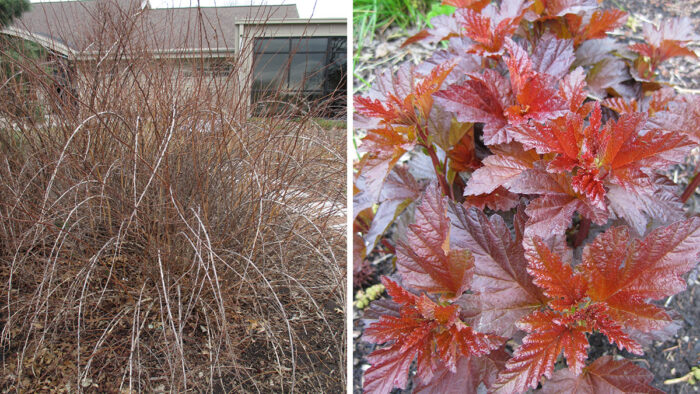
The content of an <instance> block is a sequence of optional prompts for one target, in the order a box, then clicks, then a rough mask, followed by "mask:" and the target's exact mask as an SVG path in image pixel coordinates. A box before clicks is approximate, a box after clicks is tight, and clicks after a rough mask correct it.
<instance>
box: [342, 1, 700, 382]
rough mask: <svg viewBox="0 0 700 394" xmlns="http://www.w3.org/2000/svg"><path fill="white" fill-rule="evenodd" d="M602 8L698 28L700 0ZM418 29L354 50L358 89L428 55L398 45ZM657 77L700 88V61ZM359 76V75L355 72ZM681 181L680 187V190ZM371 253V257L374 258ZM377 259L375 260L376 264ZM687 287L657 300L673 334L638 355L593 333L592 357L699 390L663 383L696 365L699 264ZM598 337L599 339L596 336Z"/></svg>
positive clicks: (386, 263)
mask: <svg viewBox="0 0 700 394" xmlns="http://www.w3.org/2000/svg"><path fill="white" fill-rule="evenodd" d="M603 7H604V8H613V7H614V8H622V9H623V10H625V11H626V12H628V13H629V14H630V15H631V16H632V18H633V20H634V21H636V23H637V25H638V26H641V23H642V22H643V21H652V22H657V21H659V20H661V19H667V18H672V17H677V16H687V17H690V18H691V19H692V20H693V26H695V27H696V30H697V29H700V0H688V1H678V2H674V1H664V0H650V1H643V0H604V1H603ZM416 32H417V29H415V28H414V29H412V30H409V31H405V30H401V29H397V28H394V29H388V30H387V31H385V32H384V33H383V34H382V35H380V36H376V37H375V40H374V41H373V42H372V43H365V45H364V47H363V49H362V51H361V52H360V53H359V54H357V55H356V57H357V58H358V62H357V65H356V68H355V81H354V83H355V85H354V86H355V87H356V92H357V91H358V90H359V91H360V92H362V91H363V90H366V86H365V84H363V83H362V82H361V80H360V79H359V78H361V79H363V80H364V81H366V82H368V83H371V81H372V80H373V79H374V74H375V72H376V71H380V70H383V69H386V68H393V67H396V66H397V65H398V64H400V63H402V62H405V61H411V62H414V63H418V62H419V61H420V60H422V59H425V58H426V57H427V56H429V55H430V54H431V53H432V51H433V48H432V47H431V46H429V45H427V44H425V43H422V42H420V43H417V44H413V45H410V46H408V47H406V48H401V47H400V46H401V44H402V43H403V41H404V40H405V39H406V38H407V37H410V36H411V35H413V34H415V33H416ZM615 35H616V36H617V38H618V39H620V40H621V41H623V42H624V41H631V40H633V39H635V38H641V29H640V28H639V27H637V29H636V31H634V30H632V29H630V28H629V27H626V28H624V29H622V30H621V31H619V32H616V33H615ZM689 46H690V47H691V48H692V49H694V50H696V51H697V50H698V49H700V42H695V43H691V44H690V45H689ZM660 73H661V78H660V79H661V80H663V81H668V82H670V83H673V84H675V85H676V86H677V87H679V88H681V89H683V90H685V92H692V93H696V94H700V61H699V60H698V59H689V58H683V57H677V58H673V59H671V60H669V61H667V62H666V63H664V64H663V65H662V66H661V67H660ZM358 77H359V78H358ZM696 168H700V149H699V148H696V149H694V150H693V152H692V153H691V155H690V156H689V157H688V159H687V160H686V163H684V165H680V166H676V167H674V168H672V169H671V170H670V172H669V173H668V174H667V175H668V176H669V177H670V178H672V179H674V180H675V181H676V183H678V184H679V185H681V186H682V187H685V185H687V184H688V181H689V179H688V178H689V177H690V176H692V174H693V173H694V172H695V170H696ZM681 186H679V190H678V193H679V194H680V193H681V192H682V190H683V189H682V188H681ZM688 211H689V212H694V213H696V214H697V213H700V192H698V191H696V193H694V194H693V195H692V196H691V197H690V199H689V201H688ZM381 257H382V255H379V254H376V253H374V254H372V255H370V256H369V258H368V260H370V261H373V263H371V265H372V268H373V269H374V271H375V274H374V275H373V276H372V278H371V280H370V281H369V282H368V283H367V286H371V285H373V284H375V283H379V277H380V276H381V275H382V274H391V273H392V272H393V269H394V268H393V265H392V259H387V258H381ZM373 258H374V260H373ZM376 261H379V264H376ZM686 280H687V284H688V288H687V290H686V291H684V292H682V293H680V294H677V295H675V296H673V297H670V298H669V299H667V300H662V301H660V302H659V304H662V305H665V306H666V307H667V308H668V309H671V310H674V311H676V312H677V313H678V316H677V321H678V323H679V326H680V327H679V328H678V331H677V332H676V334H675V335H674V337H673V338H672V339H670V340H667V341H664V342H660V341H651V343H649V344H647V345H645V347H644V351H645V354H644V356H641V357H638V356H635V355H632V354H629V353H626V352H620V351H619V350H618V349H617V348H616V347H615V346H613V345H610V344H609V343H608V342H607V340H606V339H605V338H604V337H602V336H600V337H598V336H594V337H593V338H591V348H590V350H589V354H591V355H595V356H596V357H598V356H602V355H620V356H623V357H626V358H629V359H631V360H633V361H635V362H636V363H638V364H639V365H640V366H643V367H645V368H647V369H649V370H650V371H651V372H653V373H654V376H655V378H654V381H653V382H652V384H653V385H654V386H655V387H657V388H659V389H661V390H663V391H665V392H668V393H693V392H699V391H700V387H699V386H700V385H695V386H691V385H688V384H686V383H682V384H676V385H664V381H665V380H667V379H672V378H676V377H680V376H683V375H685V374H686V373H688V371H690V369H691V368H692V367H693V366H697V365H700V274H699V269H698V268H696V269H695V270H693V271H691V272H690V273H689V274H688V275H686ZM353 309H354V310H353V334H352V337H353V349H354V353H353V387H354V390H353V391H354V393H356V394H359V393H362V388H361V387H362V374H363V373H364V371H365V370H366V369H367V368H368V367H369V364H368V363H367V360H366V357H367V355H369V354H370V353H371V352H372V351H373V350H374V347H375V345H373V344H370V343H367V342H363V341H361V334H362V322H361V319H362V317H363V311H362V310H358V309H357V308H353ZM596 338H597V339H596ZM394 392H395V393H400V392H411V383H410V381H409V385H408V388H407V390H397V389H395V390H394Z"/></svg>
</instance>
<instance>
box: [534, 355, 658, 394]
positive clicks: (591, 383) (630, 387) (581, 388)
mask: <svg viewBox="0 0 700 394" xmlns="http://www.w3.org/2000/svg"><path fill="white" fill-rule="evenodd" d="M653 379H654V375H653V374H652V373H651V372H649V371H648V370H646V369H644V368H642V367H640V366H638V365H636V364H635V363H633V362H632V361H630V360H625V359H622V360H615V359H614V358H613V357H612V356H603V357H600V358H599V359H597V360H596V361H594V362H593V363H591V365H589V366H588V367H586V368H585V369H584V373H583V374H580V375H576V374H575V373H573V372H572V371H571V370H569V369H566V368H564V369H560V370H558V371H556V372H555V373H554V375H553V376H552V378H551V379H550V380H548V381H547V382H546V383H545V384H544V385H543V386H542V393H543V394H555V393H572V394H596V393H638V394H661V393H663V391H661V390H658V389H656V388H654V387H653V386H651V384H650V383H651V381H652V380H653Z"/></svg>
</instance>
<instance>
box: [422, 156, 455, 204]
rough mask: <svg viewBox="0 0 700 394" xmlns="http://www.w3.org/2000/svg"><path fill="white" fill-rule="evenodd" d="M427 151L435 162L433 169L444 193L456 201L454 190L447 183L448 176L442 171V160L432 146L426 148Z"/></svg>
mask: <svg viewBox="0 0 700 394" xmlns="http://www.w3.org/2000/svg"><path fill="white" fill-rule="evenodd" d="M425 149H426V150H427V151H428V155H429V156H430V160H432V161H433V168H435V174H436V175H437V178H438V182H440V186H441V187H442V191H443V193H445V195H446V196H448V197H450V198H451V199H452V200H454V199H455V198H454V195H453V193H452V188H451V187H450V185H449V184H448V183H447V176H446V175H445V174H443V172H442V171H441V170H440V159H438V157H437V152H435V148H434V147H433V146H432V145H430V146H426V147H425Z"/></svg>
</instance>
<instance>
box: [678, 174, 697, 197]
mask: <svg viewBox="0 0 700 394" xmlns="http://www.w3.org/2000/svg"><path fill="white" fill-rule="evenodd" d="M698 186H700V172H698V171H696V172H695V175H694V176H693V180H692V181H690V184H688V187H686V188H685V190H684V191H683V194H681V201H683V203H685V202H687V201H688V199H689V198H690V196H692V195H693V193H695V189H697V188H698Z"/></svg>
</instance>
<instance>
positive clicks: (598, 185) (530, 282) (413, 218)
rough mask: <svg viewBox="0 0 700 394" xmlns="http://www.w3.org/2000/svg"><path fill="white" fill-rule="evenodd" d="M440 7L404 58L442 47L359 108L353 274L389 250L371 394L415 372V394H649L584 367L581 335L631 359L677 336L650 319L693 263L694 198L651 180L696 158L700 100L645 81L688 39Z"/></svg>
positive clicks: (543, 7) (518, 6) (683, 51)
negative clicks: (375, 253) (689, 202)
mask: <svg viewBox="0 0 700 394" xmlns="http://www.w3.org/2000/svg"><path fill="white" fill-rule="evenodd" d="M444 4H449V5H453V6H455V7H457V9H456V11H455V12H454V14H453V15H449V16H438V17H436V18H435V19H434V20H433V22H432V25H433V26H435V28H432V29H428V30H425V31H422V32H420V33H418V34H417V35H416V36H414V37H412V38H410V39H409V40H408V42H407V43H406V44H411V43H412V42H416V41H419V40H428V41H431V42H439V41H443V42H446V43H447V45H446V46H444V49H438V50H436V51H435V53H434V54H433V56H432V57H431V58H429V59H427V60H426V61H425V62H424V63H422V64H419V65H411V64H404V65H402V66H401V67H400V68H399V69H398V70H389V71H387V72H386V73H384V74H382V75H380V76H379V77H378V78H377V80H376V82H375V84H374V86H373V87H372V88H371V89H370V92H369V93H368V94H367V95H365V96H358V97H355V110H356V114H355V124H356V127H358V128H359V129H362V130H364V132H363V133H362V134H363V136H364V137H363V138H362V141H361V144H360V146H359V150H360V151H361V152H362V157H361V159H360V160H359V161H358V162H357V163H356V165H355V190H354V212H355V215H356V225H355V231H356V233H355V234H354V240H355V247H354V254H355V259H354V264H355V265H356V266H361V265H362V264H363V261H364V260H365V256H366V255H367V254H369V252H371V251H372V250H374V249H375V247H377V246H378V245H379V244H380V243H383V247H384V249H385V250H386V244H387V242H386V240H382V237H383V235H384V234H385V232H386V231H387V230H388V229H389V228H390V227H391V226H392V224H394V223H396V224H397V225H396V232H397V233H398V241H397V242H396V245H395V255H396V261H395V264H396V273H395V274H394V275H392V276H391V277H383V278H382V283H383V284H384V285H385V286H386V289H387V292H388V295H389V296H390V297H391V299H390V300H389V299H381V300H378V301H375V302H373V303H372V304H371V305H370V308H369V309H368V310H367V311H366V313H365V319H366V322H365V323H366V325H365V330H364V335H363V339H364V340H365V341H368V342H372V343H375V344H377V345H378V347H377V348H376V350H375V351H374V352H373V353H372V354H371V355H370V356H369V362H370V364H371V367H370V368H369V369H368V370H367V371H366V372H365V375H364V383H363V386H364V390H365V391H366V392H373V393H374V392H377V393H388V392H389V391H391V390H392V389H393V388H394V387H398V388H405V387H406V384H407V382H408V379H409V369H410V368H411V365H412V364H413V363H414V362H415V368H416V374H415V376H414V378H413V388H414V392H419V393H424V392H476V390H477V388H478V387H479V386H480V385H482V384H483V385H485V387H486V388H487V389H488V390H489V391H490V392H499V393H516V392H524V391H526V390H528V389H529V388H538V386H539V385H540V384H541V385H542V390H543V391H545V392H572V391H576V390H578V391H577V392H600V391H599V390H607V391H610V392H613V391H614V392H630V391H633V392H637V393H651V392H658V390H656V389H655V388H654V387H652V386H651V385H650V384H649V383H650V382H651V380H652V378H653V376H652V374H651V373H650V372H649V371H646V370H644V369H643V368H641V367H639V366H637V365H635V364H633V363H632V362H630V361H626V360H614V359H612V358H610V357H607V356H606V357H601V358H598V359H596V360H589V359H588V352H587V350H588V348H589V342H588V335H589V334H592V333H600V334H602V335H604V336H606V337H607V339H608V340H609V342H610V343H611V344H614V345H616V346H617V347H618V348H620V349H623V350H626V351H628V352H630V353H633V354H642V353H643V349H642V345H641V343H640V342H641V339H640V338H641V336H642V335H648V333H652V334H654V335H657V336H659V337H660V336H661V335H662V332H663V330H664V328H667V327H668V325H669V324H670V323H671V321H672V319H671V317H670V316H669V314H668V313H667V311H665V310H664V308H662V307H660V306H658V305H657V304H655V303H653V302H652V301H653V300H658V299H661V298H664V297H668V296H671V295H673V294H676V293H678V292H680V291H683V290H684V288H685V282H684V280H683V279H682V277H681V276H682V275H683V274H684V273H686V272H688V271H689V270H691V269H692V268H693V267H695V265H696V264H697V263H698V260H699V259H700V218H699V217H697V216H692V215H690V214H689V213H687V212H685V210H684V205H683V202H684V200H685V199H687V196H688V195H689V192H688V191H686V193H683V195H682V198H681V197H680V196H679V195H680V194H681V193H680V190H678V187H677V186H676V185H675V184H674V183H673V182H672V181H671V180H669V179H668V178H666V177H665V176H664V175H663V170H665V169H667V168H668V167H669V166H671V165H674V164H678V163H680V162H682V161H683V159H684V158H685V157H686V155H687V154H688V152H689V151H690V150H691V149H693V147H695V146H697V145H698V142H699V141H700V122H699V120H700V100H698V99H697V97H692V96H687V95H681V94H677V93H676V92H675V91H674V89H673V88H671V87H669V86H667V85H665V84H663V83H660V82H657V81H656V80H655V75H656V72H657V67H658V65H659V64H660V63H661V62H663V61H664V60H666V59H668V58H671V57H674V56H693V57H694V56H696V55H695V53H694V52H693V51H692V50H690V49H689V48H687V46H686V45H687V43H688V42H689V41H691V40H695V39H697V38H698V36H697V35H695V33H694V32H693V31H692V29H691V26H690V23H689V21H688V20H687V19H683V18H681V19H676V20H673V21H670V22H668V23H666V24H664V25H663V26H662V27H655V26H652V25H646V26H644V30H643V31H644V37H645V42H643V43H636V44H633V45H630V46H627V47H626V46H623V45H622V44H620V43H618V42H616V41H615V40H614V39H612V38H609V37H608V36H607V34H606V33H607V32H609V31H611V30H613V29H615V28H618V27H620V26H622V25H623V24H624V23H625V21H626V19H627V14H626V13H624V12H622V11H619V10H601V9H598V2H597V1H595V0H574V1H558V0H550V1H535V2H528V1H524V0H503V1H501V2H500V4H497V3H490V2H488V1H475V0H446V1H444ZM695 186H697V185H695ZM692 189H694V186H692V185H691V189H690V192H692ZM485 211H488V212H489V213H490V216H488V215H487V214H486V213H485ZM407 223H411V224H407ZM590 229H595V230H596V233H597V235H596V236H595V237H593V236H592V233H591V236H589V230H590ZM591 238H592V239H591ZM577 248H578V250H576V249H577ZM391 251H392V252H393V250H391ZM575 251H576V253H574V252H575ZM511 340H512V341H513V342H510V344H511V345H508V346H507V345H506V342H507V341H511ZM512 344H515V345H514V346H513V345H512ZM560 356H563V359H564V360H565V361H566V367H564V368H560V369H558V370H556V371H555V363H556V362H557V360H558V359H559V358H560ZM543 377H546V379H543Z"/></svg>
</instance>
